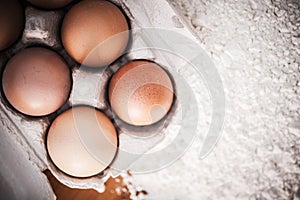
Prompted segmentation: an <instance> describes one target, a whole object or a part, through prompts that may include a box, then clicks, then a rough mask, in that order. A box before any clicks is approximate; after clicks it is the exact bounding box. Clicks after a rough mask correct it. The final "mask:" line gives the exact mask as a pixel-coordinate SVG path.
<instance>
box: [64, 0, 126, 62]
mask: <svg viewBox="0 0 300 200" xmlns="http://www.w3.org/2000/svg"><path fill="white" fill-rule="evenodd" d="M61 37H62V43H63V46H64V47H65V49H66V50H67V52H68V53H69V55H70V56H71V57H73V58H74V59H75V60H76V61H77V62H79V63H81V64H84V65H86V66H90V67H101V66H105V65H108V64H110V63H112V62H113V61H114V60H116V59H117V58H118V57H119V56H121V54H122V52H123V51H124V50H125V48H126V46H127V43H128V38H129V33H128V24H127V21H126V18H125V16H124V15H123V13H122V12H121V11H120V10H119V8H118V7H117V6H115V5H114V4H112V3H110V2H108V1H104V0H89V1H81V2H79V3H78V4H76V5H75V6H73V7H72V8H71V10H70V11H69V12H68V13H67V14H66V16H65V18H64V20H63V25H62V30H61Z"/></svg>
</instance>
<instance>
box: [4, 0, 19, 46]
mask: <svg viewBox="0 0 300 200" xmlns="http://www.w3.org/2000/svg"><path fill="white" fill-rule="evenodd" d="M24 18H25V17H24V10H23V7H22V5H21V4H20V2H19V1H18V0H1V1H0V27H1V31H0V51H1V50H4V49H6V48H7V47H9V46H10V45H12V44H13V43H14V42H15V41H16V40H17V39H18V38H19V36H20V35H21V33H22V31H23V29H24V24H25V19H24Z"/></svg>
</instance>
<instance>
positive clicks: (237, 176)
mask: <svg viewBox="0 0 300 200" xmlns="http://www.w3.org/2000/svg"><path fill="white" fill-rule="evenodd" d="M172 4H173V5H174V6H175V8H176V9H178V10H180V12H181V14H183V16H184V18H185V19H186V20H187V21H188V22H189V23H190V25H191V26H193V27H194V30H195V31H196V33H197V35H198V37H199V40H200V41H201V45H202V46H203V48H204V50H205V51H206V52H207V53H208V55H209V56H210V57H211V59H212V61H213V62H214V63H215V66H216V67H217V69H218V70H219V73H220V76H221V78H222V81H223V84H224V88H225V94H226V118H225V123H224V129H223V133H222V134H223V136H222V138H221V140H220V141H219V142H218V144H217V146H216V148H215V149H214V150H213V152H212V153H211V154H210V155H209V156H208V157H206V158H205V159H203V160H199V158H198V154H199V150H200V139H199V141H195V142H194V144H193V146H192V147H191V148H190V149H189V151H188V152H186V154H185V155H184V156H183V157H182V158H180V159H179V160H178V161H177V162H176V163H174V164H173V165H172V166H170V167H168V168H165V169H163V170H160V171H158V172H155V173H150V174H142V175H133V177H127V178H126V179H127V181H128V182H134V185H136V186H135V189H137V188H139V187H141V188H143V189H145V190H146V191H147V192H148V195H145V196H144V197H135V198H137V199H156V200H160V199H167V200H171V199H195V200H196V199H197V200H198V199H300V182H299V180H300V117H299V112H300V101H299V100H300V96H299V93H300V87H299V86H300V83H299V82H300V46H299V45H300V5H299V4H300V2H299V1H297V0H285V1H280V0H257V1H254V0H241V1H235V0H227V1H221V0H200V1H199V0H176V1H175V0H174V1H172ZM205 100H206V99H205ZM204 103H205V102H204ZM130 187H131V186H130ZM132 187H133V186H132ZM141 188H140V189H138V190H141Z"/></svg>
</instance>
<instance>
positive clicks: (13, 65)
mask: <svg viewBox="0 0 300 200" xmlns="http://www.w3.org/2000/svg"><path fill="white" fill-rule="evenodd" d="M2 86H3V91H4V94H5V96H6V98H7V100H8V101H9V102H10V104H11V105H12V106H13V107H14V108H15V109H17V110H18V111H20V112H22V113H24V114H27V115H32V116H42V115H47V114H50V113H52V112H54V111H56V110H57V109H58V108H59V107H61V106H62V105H63V104H64V102H65V101H66V100H67V98H68V96H69V92H70V89H71V74H70V70H69V67H68V66H67V64H66V63H65V62H64V60H63V59H62V58H61V57H60V56H59V55H58V54H56V53H55V52H53V51H51V50H48V49H45V48H38V47H34V48H28V49H24V50H22V51H20V52H19V53H17V54H16V55H15V56H14V57H12V58H11V59H10V60H9V61H8V63H7V65H6V67H5V69H4V72H3V77H2Z"/></svg>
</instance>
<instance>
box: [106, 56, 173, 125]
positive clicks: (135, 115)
mask: <svg viewBox="0 0 300 200" xmlns="http://www.w3.org/2000/svg"><path fill="white" fill-rule="evenodd" d="M108 93H109V101H110V104H111V107H112V109H113V111H114V112H115V113H116V114H117V115H118V116H119V117H120V119H122V120H123V121H125V122H127V123H129V124H132V125H136V126H143V125H150V124H153V123H155V122H157V121H159V120H161V119H162V118H163V117H164V116H165V115H166V114H167V112H168V111H169V109H170V107H171V105H172V102H173V96H174V94H173V86H172V82H171V80H170V77H169V76H168V74H167V73H166V72H165V71H164V70H163V69H162V68H161V67H160V66H158V65H157V64H155V63H152V62H148V61H132V62H130V63H128V64H126V65H125V66H123V67H121V68H120V69H119V70H118V71H117V72H116V73H115V74H114V75H113V77H112V79H111V82H110V85H109V92H108Z"/></svg>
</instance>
